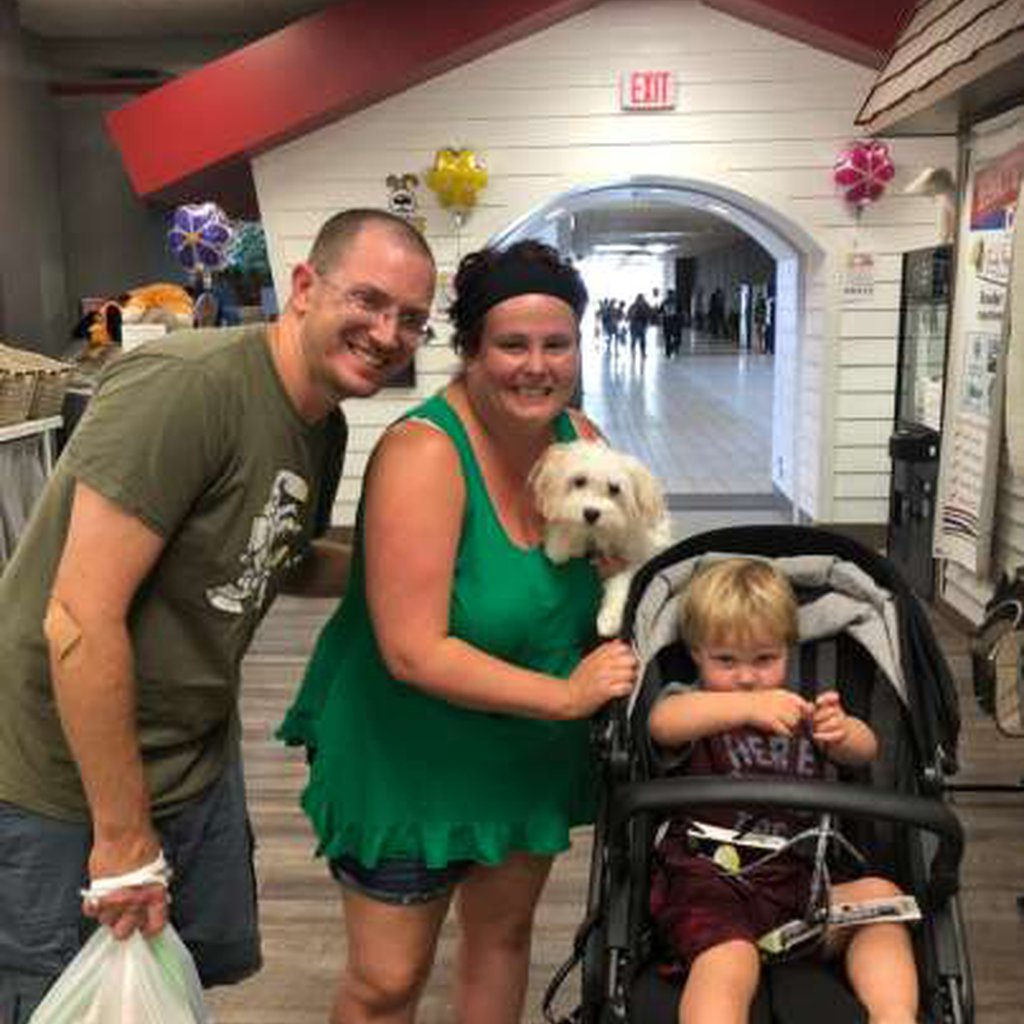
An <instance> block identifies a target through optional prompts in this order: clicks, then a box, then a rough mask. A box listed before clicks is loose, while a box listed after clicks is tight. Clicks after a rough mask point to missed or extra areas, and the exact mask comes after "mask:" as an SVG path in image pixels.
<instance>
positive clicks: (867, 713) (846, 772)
mask: <svg viewBox="0 0 1024 1024" xmlns="http://www.w3.org/2000/svg"><path fill="white" fill-rule="evenodd" d="M723 554H739V555H750V556H757V557H762V558H767V559H771V560H773V561H774V562H775V564H776V566H777V567H778V568H779V569H780V570H781V571H783V572H784V573H785V574H786V575H787V576H788V577H789V579H790V582H791V583H792V584H793V588H794V590H795V592H796V594H797V599H798V602H799V604H800V634H801V639H800V644H799V650H798V652H797V655H796V657H794V658H792V659H791V661H792V662H793V666H792V668H791V671H792V673H793V675H794V679H793V680H792V684H791V685H794V686H799V687H803V688H804V692H805V694H809V693H810V692H811V691H810V690H809V689H808V687H809V686H810V685H811V684H813V683H815V682H816V681H819V680H820V681H826V680H827V681H829V682H830V684H831V683H832V682H834V684H835V685H837V688H838V689H839V691H840V693H841V695H842V698H843V702H844V706H846V707H847V708H848V709H850V711H851V712H852V713H853V714H856V715H857V716H858V717H860V718H862V719H864V720H865V721H868V722H869V723H870V724H871V725H872V727H873V728H874V730H875V732H876V733H877V735H878V736H879V740H880V746H881V751H882V753H881V754H880V755H879V757H878V759H877V760H876V761H875V762H874V763H873V764H872V765H870V766H869V767H865V768H859V769H843V770H841V772H840V773H839V780H838V781H814V782H806V781H790V780H778V779H745V780H740V779H731V778H707V777H705V778H680V777H675V778H669V777H663V778H659V777H657V776H658V770H657V767H656V763H657V762H656V759H655V758H654V757H653V756H652V750H651V747H650V744H649V741H648V738H647V726H646V722H647V716H648V712H649V710H650V707H651V705H652V703H653V700H654V698H655V696H656V694H657V693H658V691H659V689H660V688H661V687H662V686H663V685H664V684H665V682H667V681H668V680H671V679H674V680H686V679H693V678H695V669H694V666H693V664H692V662H691V661H690V659H689V657H688V655H687V654H686V653H685V649H684V648H683V646H682V644H681V643H678V642H677V641H678V627H677V620H678V615H677V608H676V603H677V599H678V596H679V594H680V593H681V592H682V591H683V590H684V589H685V585H686V581H687V580H688V579H689V578H690V576H691V575H692V573H693V571H694V569H695V568H696V567H697V566H698V565H699V563H700V561H701V560H702V559H705V558H714V557H715V556H716V555H723ZM622 634H623V636H624V638H626V639H627V640H629V641H630V642H632V643H633V645H634V647H635V648H636V650H637V652H638V655H639V658H640V663H641V684H640V686H639V687H638V688H637V691H636V693H635V694H634V695H633V698H632V699H631V700H630V702H629V703H628V705H627V702H625V701H620V702H619V703H618V705H617V706H616V707H614V708H613V709H612V710H611V711H609V712H608V713H607V714H606V716H605V717H603V718H602V720H601V721H600V722H599V723H598V725H597V727H596V744H597V747H598V751H599V757H600V759H601V764H602V769H603V772H604V776H605V786H604V798H603V805H602V808H601V811H600V814H599V817H598V821H597V823H596V826H595V832H594V847H593V854H592V861H591V871H590V881H589V891H588V902H587V916H586V918H585V920H584V923H583V925H582V926H581V928H580V929H579V932H578V934H577V937H576V942H575V947H574V954H573V957H572V958H571V959H570V961H569V962H568V963H567V964H566V965H565V966H564V967H563V968H562V969H561V970H560V971H559V973H558V974H557V975H556V977H555V978H554V979H553V980H552V983H551V985H550V986H549V988H548V993H547V995H546V997H545V1001H544V1013H545V1017H546V1019H547V1020H548V1021H552V1022H553V1021H559V1022H560V1024H567V1022H572V1024H612V1022H622V1024H626V1022H630V1024H675V1021H676V1019H677V1016H676V1014H677V1007H678V1003H679V997H680V993H681V982H673V981H669V980H667V979H666V976H665V973H664V972H663V971H661V970H659V969H658V963H657V954H656V939H655V936H654V934H653V929H652V928H651V926H650V921H649V911H648V897H649V885H650V861H651V852H652V847H653V842H654V833H655V829H656V827H657V825H658V824H659V823H660V822H661V821H662V820H664V818H665V817H666V816H667V815H668V814H670V813H674V814H679V813H681V812H682V811H683V810H685V811H686V812H687V813H688V812H689V811H691V810H693V809H698V808H700V807H709V806H717V807H722V806H737V807H743V808H771V807H785V808H790V809H793V810H799V811H801V812H813V813H815V814H823V815H827V820H828V821H830V822H834V823H835V825H836V827H837V829H838V831H839V832H840V834H841V835H842V837H843V838H844V839H845V840H848V841H849V842H850V843H852V844H853V845H854V847H856V849H857V850H859V851H863V852H864V853H865V854H866V855H867V858H868V860H869V861H870V863H871V867H872V870H873V871H877V872H879V873H882V874H885V875H887V876H888V877H890V878H892V879H893V880H894V881H895V882H897V884H899V885H900V886H901V888H902V889H903V891H904V892H906V893H909V894H912V895H913V896H914V897H915V898H916V899H917V902H918V905H919V907H920V910H921V913H922V920H921V921H920V922H919V923H918V924H917V925H915V926H914V929H913V935H914V944H915V956H916V960H917V965H918V973H919V977H920V987H921V1020H922V1021H925V1022H927V1024H960V1022H965V1024H969V1022H970V1021H972V1020H973V994H972V984H971V978H970V967H969V962H968V957H967V950H966V945H965V941H964V933H963V927H962V921H961V917H960V910H959V906H958V903H957V898H956V896H957V890H958V884H959V877H958V873H959V864H960V858H961V854H962V846H963V835H962V831H961V828H960V824H959V822H958V821H957V819H956V818H955V816H954V815H953V813H952V812H951V810H950V809H949V807H948V806H947V804H946V803H945V802H944V800H943V781H944V779H945V778H946V776H947V775H948V774H950V773H952V772H954V771H955V770H956V762H955V753H956V742H957V735H958V732H959V717H958V710H957V696H956V690H955V686H954V683H953V680H952V677H951V675H950V672H949V669H948V667H947V665H946V662H945V660H944V657H943V655H942V653H941V651H940V649H939V647H938V644H937V642H936V640H935V637H934V635H933V632H932V629H931V625H930V623H929V621H928V619H927V617H926V615H925V613H924V610H923V609H922V607H921V606H920V605H919V604H918V602H917V599H916V598H915V597H914V595H913V594H912V592H911V591H910V590H909V588H908V587H907V586H906V584H905V583H904V582H903V581H902V580H901V579H900V577H899V575H898V574H897V572H896V571H895V570H894V569H893V567H892V566H891V564H890V563H889V562H887V561H886V560H885V559H884V558H881V557H880V556H878V555H876V554H875V553H874V552H872V551H870V550H868V549H867V548H865V547H863V546H861V545H860V544H857V543H856V542H854V541H851V540H849V539H848V538H845V537H841V536H838V535H835V534H831V533H829V532H827V531H825V530H821V529H817V528H811V527H802V526H763V527H762V526H757V527H739V528H733V529H724V530H717V531H712V532H709V533H704V534H700V535H698V536H694V537H691V538H689V539H687V540H685V541H683V542H681V543H679V544H676V545H675V546H674V547H672V548H670V549H668V550H666V551H664V552H662V553H661V554H660V555H658V556H656V557H655V558H654V559H652V560H651V561H650V562H649V563H648V564H647V565H645V566H644V567H643V568H642V569H641V570H640V571H639V572H638V573H637V575H636V577H635V578H634V580H633V585H632V588H631V590H630V596H629V601H628V603H627V607H626V611H625V616H624V622H623V629H622ZM822 820H826V819H822ZM576 964H580V965H581V968H582V979H581V989H582V993H581V994H582V1003H581V1005H580V1006H579V1007H578V1008H576V1009H575V1010H573V1011H572V1012H571V1013H570V1014H568V1015H567V1016H558V1015H556V1014H555V1012H554V1004H555V1002H556V998H555V997H556V993H557V991H558V989H559V988H560V986H561V985H562V983H563V981H564V980H565V978H566V976H567V975H568V974H569V973H570V971H571V970H572V968H573V967H574V966H575V965H576ZM826 1019H827V1020H830V1021H831V1022H832V1024H848V1022H860V1021H866V1019H867V1018H866V1014H865V1012H864V1010H863V1007H861V1005H860V1003H858V1002H857V1000H856V999H855V998H854V996H853V994H852V992H851V991H850V990H849V989H848V988H847V987H846V984H845V982H844V981H843V979H842V975H841V973H840V972H839V970H838V969H837V968H836V967H835V966H830V965H828V964H826V963H824V962H822V961H821V960H820V959H818V958H814V957H802V958H801V957H793V958H785V957H784V958H780V959H779V960H778V961H777V962H768V963H767V964H766V965H765V969H764V970H763V971H762V980H761V985H760V989H759V991H758V993H757V998H756V1000H755V1002H754V1005H753V1008H752V1011H751V1017H750V1020H751V1024H804V1022H807V1024H812V1022H813V1024H820V1021H822V1020H826Z"/></svg>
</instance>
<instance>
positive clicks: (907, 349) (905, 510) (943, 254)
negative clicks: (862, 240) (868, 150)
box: [887, 245, 953, 601]
mask: <svg viewBox="0 0 1024 1024" xmlns="http://www.w3.org/2000/svg"><path fill="white" fill-rule="evenodd" d="M952 257H953V252H952V246H949V245H940V246H934V247H930V248H927V249H915V250H913V251H912V252H908V253H905V254H904V256H903V279H902V291H901V298H900V333H899V346H898V350H897V363H896V409H895V415H894V422H893V433H892V436H891V437H890V438H889V455H890V456H891V458H892V478H891V484H890V488H889V526H888V538H887V548H888V554H889V557H890V558H891V559H892V560H893V561H894V562H895V563H896V565H897V567H898V568H899V569H900V571H901V572H902V574H903V576H904V578H905V579H906V580H907V582H908V583H909V584H910V586H911V587H912V588H913V589H914V591H915V592H916V593H917V594H918V596H920V597H922V598H924V599H925V600H928V601H930V600H931V599H932V597H933V595H934V588H935V567H934V562H933V559H932V535H933V533H934V529H935V501H936V491H937V487H938V476H939V450H940V447H941V438H942V399H943V386H944V382H945V375H946V350H947V344H948V340H949V319H950V282H951V281H952Z"/></svg>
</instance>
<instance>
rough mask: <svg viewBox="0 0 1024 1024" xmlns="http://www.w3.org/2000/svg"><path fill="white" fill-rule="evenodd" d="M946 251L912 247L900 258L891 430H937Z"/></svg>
mask: <svg viewBox="0 0 1024 1024" xmlns="http://www.w3.org/2000/svg"><path fill="white" fill-rule="evenodd" d="M951 257H952V250H951V247H950V246H948V245H942V246H938V247H935V248H930V249H917V250H914V251H913V252H908V253H906V254H905V255H904V257H903V292H902V301H901V304H900V343H899V362H898V364H897V377H896V424H895V425H896V429H897V430H899V429H900V428H910V427H914V426H920V427H924V428H926V429H928V430H933V431H935V432H936V433H938V432H939V430H940V429H941V426H942V385H943V377H944V375H945V369H946V339H947V337H948V334H949V282H950V270H951V266H950V262H951Z"/></svg>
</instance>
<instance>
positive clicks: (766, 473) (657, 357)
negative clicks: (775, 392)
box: [583, 329, 786, 536]
mask: <svg viewBox="0 0 1024 1024" xmlns="http://www.w3.org/2000/svg"><path fill="white" fill-rule="evenodd" d="M649 335H650V336H649V338H648V344H647V356H646V358H644V359H641V358H640V356H639V355H636V356H631V355H630V353H629V350H628V347H627V346H626V345H620V346H619V347H618V348H615V347H614V346H607V345H605V343H604V342H603V341H601V340H599V339H595V338H591V337H590V336H589V335H588V336H587V340H586V342H585V343H584V352H583V407H584V409H585V410H586V412H587V413H588V415H589V416H590V417H591V418H592V419H593V420H594V421H595V422H596V423H597V424H598V425H599V426H600V427H601V429H602V430H603V431H604V433H605V435H606V436H607V437H608V440H609V441H610V442H611V444H613V445H614V446H615V447H617V448H621V449H622V450H623V451H627V452H630V453H631V454H633V455H636V456H637V457H638V458H640V459H642V460H643V461H644V462H645V463H646V464H647V465H648V466H650V467H651V468H652V469H653V470H654V472H655V473H656V474H657V475H658V476H659V477H660V479H661V480H662V482H663V483H664V486H665V490H666V492H667V494H668V503H669V508H670V510H671V511H672V520H673V526H674V528H675V530H674V532H675V533H676V534H677V535H678V536H684V535H688V534H691V533H695V532H698V531H700V530H706V529H711V528H713V527H718V526H727V525H728V526H731V525H740V524H745V523H753V522H785V521H786V514H785V513H784V512H783V511H782V510H781V509H780V506H779V502H778V501H777V499H776V497H775V496H774V495H773V493H772V483H771V422H772V387H773V379H772V378H773V371H774V360H773V359H772V357H771V356H763V355H760V356H759V355H751V354H748V353H745V352H743V353H741V352H737V351H736V349H735V348H733V347H732V346H730V345H728V344H725V343H722V342H717V343H716V342H714V341H711V340H710V339H708V338H707V337H703V336H696V335H695V332H692V331H688V332H686V334H685V335H684V341H683V351H682V355H681V356H679V357H678V358H674V359H666V358H665V355H664V353H663V352H662V351H661V345H660V341H661V339H660V335H659V333H658V332H657V331H656V330H653V329H652V330H651V331H650V332H649Z"/></svg>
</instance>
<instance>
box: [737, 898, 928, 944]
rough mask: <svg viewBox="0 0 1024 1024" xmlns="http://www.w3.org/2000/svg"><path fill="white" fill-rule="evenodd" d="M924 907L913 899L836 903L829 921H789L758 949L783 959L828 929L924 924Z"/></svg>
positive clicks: (773, 930) (768, 936)
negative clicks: (900, 922) (891, 922)
mask: <svg viewBox="0 0 1024 1024" xmlns="http://www.w3.org/2000/svg"><path fill="white" fill-rule="evenodd" d="M920 920H921V908H920V907H918V905H917V900H916V899H914V897H913V896H884V897H881V898H880V899H875V900H863V901H861V902H859V903H835V904H833V905H832V906H831V907H829V911H828V917H827V919H826V920H825V921H804V920H801V919H797V920H795V921H787V922H786V923H785V924H784V925H780V926H779V927H778V928H774V929H772V931H770V932H766V933H765V934H764V935H762V936H761V938H760V939H758V940H757V945H758V948H759V949H760V950H761V952H762V953H765V954H766V955H768V956H780V955H782V954H784V953H789V952H791V951H792V950H794V949H795V948H796V947H798V946H802V945H804V944H805V943H807V942H809V941H810V940H811V939H818V938H820V937H821V936H822V934H823V933H824V931H825V928H826V927H829V928H855V927H857V926H858V925H864V924H882V923H884V922H888V921H920Z"/></svg>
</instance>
